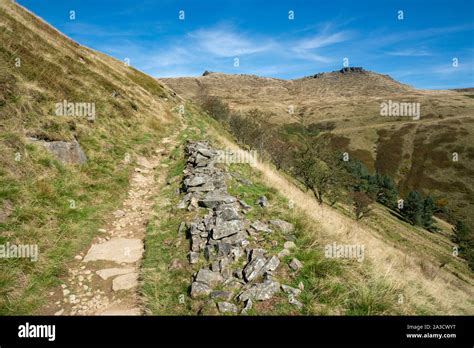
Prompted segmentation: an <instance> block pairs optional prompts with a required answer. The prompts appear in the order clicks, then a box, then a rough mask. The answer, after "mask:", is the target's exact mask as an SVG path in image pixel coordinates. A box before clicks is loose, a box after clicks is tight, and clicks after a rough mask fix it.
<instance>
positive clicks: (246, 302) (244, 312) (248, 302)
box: [240, 298, 253, 315]
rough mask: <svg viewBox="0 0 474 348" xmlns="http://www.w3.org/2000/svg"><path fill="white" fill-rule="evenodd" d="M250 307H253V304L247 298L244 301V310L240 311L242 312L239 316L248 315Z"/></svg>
mask: <svg viewBox="0 0 474 348" xmlns="http://www.w3.org/2000/svg"><path fill="white" fill-rule="evenodd" d="M252 306H253V302H252V300H251V299H250V298H249V299H247V300H246V301H245V306H244V308H243V309H242V312H240V314H242V315H246V314H247V313H248V311H249V310H251V309H252Z"/></svg>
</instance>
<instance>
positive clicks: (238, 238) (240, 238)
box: [220, 231, 247, 246]
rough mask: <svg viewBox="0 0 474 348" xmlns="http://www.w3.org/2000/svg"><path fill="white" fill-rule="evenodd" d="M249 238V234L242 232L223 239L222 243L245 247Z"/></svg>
mask: <svg viewBox="0 0 474 348" xmlns="http://www.w3.org/2000/svg"><path fill="white" fill-rule="evenodd" d="M246 238H247V234H246V233H245V232H243V231H240V232H238V233H236V234H233V235H231V236H229V237H225V238H222V239H221V240H220V241H221V242H224V243H228V244H231V245H242V246H243V245H244V244H245V241H246Z"/></svg>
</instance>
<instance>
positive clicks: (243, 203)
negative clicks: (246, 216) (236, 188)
mask: <svg viewBox="0 0 474 348" xmlns="http://www.w3.org/2000/svg"><path fill="white" fill-rule="evenodd" d="M239 204H240V205H241V206H242V208H244V209H246V210H250V209H252V207H251V206H250V205H248V204H247V203H245V202H244V201H243V200H239Z"/></svg>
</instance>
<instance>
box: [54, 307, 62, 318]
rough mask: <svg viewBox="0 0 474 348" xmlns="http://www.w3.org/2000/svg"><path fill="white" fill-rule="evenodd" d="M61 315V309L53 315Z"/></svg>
mask: <svg viewBox="0 0 474 348" xmlns="http://www.w3.org/2000/svg"><path fill="white" fill-rule="evenodd" d="M63 313H64V308H61V309H60V310H59V311H57V312H56V313H54V315H56V316H58V315H62V314H63Z"/></svg>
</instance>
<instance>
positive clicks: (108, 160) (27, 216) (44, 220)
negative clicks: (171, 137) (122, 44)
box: [0, 0, 176, 314]
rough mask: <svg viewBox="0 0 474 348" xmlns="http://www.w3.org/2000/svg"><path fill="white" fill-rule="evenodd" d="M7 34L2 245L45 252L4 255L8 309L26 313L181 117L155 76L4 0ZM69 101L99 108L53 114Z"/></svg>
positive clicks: (1, 70) (1, 14)
mask: <svg viewBox="0 0 474 348" xmlns="http://www.w3.org/2000/svg"><path fill="white" fill-rule="evenodd" d="M0 42H1V44H0V152H1V153H2V156H1V158H0V243H1V244H2V245H4V244H6V243H10V244H25V245H30V244H32V245H37V247H38V250H39V251H38V253H39V255H38V261H37V262H30V260H26V259H14V258H9V259H2V260H1V261H0V313H3V314H5V313H15V314H26V313H32V312H34V311H36V310H37V309H38V307H39V306H40V304H42V303H44V301H45V300H47V292H46V290H45V289H47V288H50V287H52V286H54V285H58V283H59V281H60V280H59V279H60V278H61V277H63V276H64V274H65V272H66V264H67V262H69V261H70V260H72V259H73V258H74V256H75V255H76V253H77V252H78V251H79V250H81V249H82V248H84V247H85V246H87V245H88V244H89V243H90V241H91V240H92V238H93V237H95V236H96V235H97V233H98V232H97V229H98V228H99V227H100V226H101V225H102V224H103V221H104V220H105V219H106V214H107V212H110V211H111V210H112V209H114V207H116V206H117V204H119V203H120V202H121V200H123V199H124V195H125V194H126V192H127V190H126V188H127V187H128V185H129V180H128V179H129V176H130V174H131V173H132V171H133V168H134V163H135V161H136V159H137V157H138V156H141V155H149V154H150V153H152V151H153V150H154V148H155V147H156V146H157V144H158V143H159V141H160V140H161V138H163V137H164V136H165V134H166V133H168V132H169V131H170V130H171V129H172V128H173V127H174V126H176V118H175V116H174V115H173V114H172V113H171V112H170V109H171V107H172V106H173V105H174V104H170V103H172V98H173V96H172V94H171V93H169V92H168V91H167V90H166V89H165V88H164V87H163V86H161V84H160V83H158V82H157V81H156V80H154V79H152V78H151V77H149V76H147V75H145V74H143V73H141V72H139V71H137V70H135V69H133V68H131V67H128V66H125V64H124V63H122V62H119V61H117V60H115V59H113V58H111V57H108V56H106V55H104V54H102V53H100V52H96V51H93V50H90V49H88V48H85V47H83V46H80V45H79V44H78V43H76V42H74V41H72V40H70V39H68V38H67V37H65V36H64V35H62V34H61V33H59V32H58V31H56V30H55V29H54V28H52V27H51V26H49V25H48V24H46V23H45V22H43V21H42V20H40V19H39V18H37V17H35V16H34V15H32V14H31V13H29V12H28V11H27V10H25V9H23V8H21V7H20V6H18V5H16V4H13V3H11V2H10V1H3V0H2V1H1V5H0ZM64 101H66V102H67V103H90V104H93V105H94V109H95V114H94V115H92V114H90V115H89V114H88V115H82V114H81V115H79V114H76V115H69V114H63V115H57V114H55V112H56V109H57V103H61V104H62V103H63V102H64ZM90 111H91V110H90ZM89 116H93V117H89ZM36 144H38V145H36ZM39 144H41V145H42V146H39ZM48 148H49V149H57V152H56V154H57V155H58V156H57V157H55V156H52V155H51V154H49V153H48V152H47V151H45V149H48ZM81 149H82V151H81ZM61 156H63V157H61ZM61 159H63V160H65V161H66V163H64V162H63V161H62V160H61ZM78 159H80V161H79V160H78ZM84 160H86V162H85V163H83V162H84ZM68 161H72V162H76V161H78V162H79V163H78V164H73V165H69V164H67V162H68ZM80 163H82V164H80Z"/></svg>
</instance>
